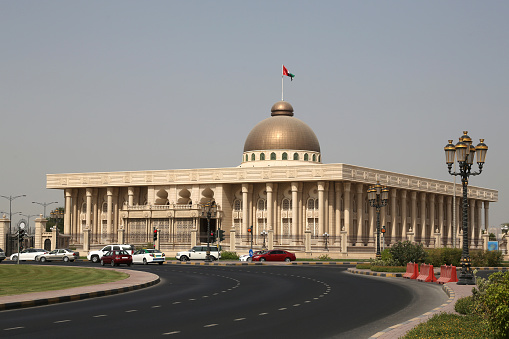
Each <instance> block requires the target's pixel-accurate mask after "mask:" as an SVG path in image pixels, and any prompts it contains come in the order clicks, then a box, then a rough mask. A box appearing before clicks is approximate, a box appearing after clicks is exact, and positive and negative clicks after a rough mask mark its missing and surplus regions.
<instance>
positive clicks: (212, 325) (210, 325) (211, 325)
mask: <svg viewBox="0 0 509 339" xmlns="http://www.w3.org/2000/svg"><path fill="white" fill-rule="evenodd" d="M217 325H219V324H209V325H205V326H203V327H214V326H217Z"/></svg>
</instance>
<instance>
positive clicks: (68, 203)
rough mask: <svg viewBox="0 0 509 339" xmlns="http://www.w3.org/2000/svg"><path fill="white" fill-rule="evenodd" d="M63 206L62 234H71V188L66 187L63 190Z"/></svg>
mask: <svg viewBox="0 0 509 339" xmlns="http://www.w3.org/2000/svg"><path fill="white" fill-rule="evenodd" d="M64 192H65V193H64V195H65V207H64V213H65V214H64V234H66V235H70V234H71V209H72V206H71V205H72V200H71V197H72V190H71V189H69V188H67V189H65V190H64Z"/></svg>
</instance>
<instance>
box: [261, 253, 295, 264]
mask: <svg viewBox="0 0 509 339" xmlns="http://www.w3.org/2000/svg"><path fill="white" fill-rule="evenodd" d="M296 259H297V258H296V257H295V254H293V253H291V252H288V251H283V250H270V251H267V252H265V253H262V254H258V255H254V256H253V261H287V262H290V261H295V260H296Z"/></svg>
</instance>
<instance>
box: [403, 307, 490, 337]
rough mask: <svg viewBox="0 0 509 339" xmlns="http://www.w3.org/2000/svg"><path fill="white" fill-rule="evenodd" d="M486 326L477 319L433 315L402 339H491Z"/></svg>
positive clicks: (452, 315)
mask: <svg viewBox="0 0 509 339" xmlns="http://www.w3.org/2000/svg"><path fill="white" fill-rule="evenodd" d="M492 337H493V336H492V335H491V333H490V332H489V330H488V327H487V325H486V324H485V323H484V322H483V321H482V320H481V319H480V318H478V317H475V316H466V315H457V314H450V313H439V314H435V315H434V316H433V317H431V319H429V320H428V321H427V322H425V323H422V324H420V325H418V326H416V327H415V328H414V329H412V330H410V331H409V332H408V333H407V334H406V335H405V336H404V337H403V338H404V339H414V338H415V339H435V338H462V339H479V338H492Z"/></svg>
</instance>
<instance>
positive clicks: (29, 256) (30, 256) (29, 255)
mask: <svg viewBox="0 0 509 339" xmlns="http://www.w3.org/2000/svg"><path fill="white" fill-rule="evenodd" d="M42 254H48V251H46V250H43V249H40V248H27V249H26V250H23V251H21V254H19V253H14V254H13V255H11V257H10V258H9V259H10V260H12V261H18V255H19V260H35V258H36V257H37V256H39V255H42Z"/></svg>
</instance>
